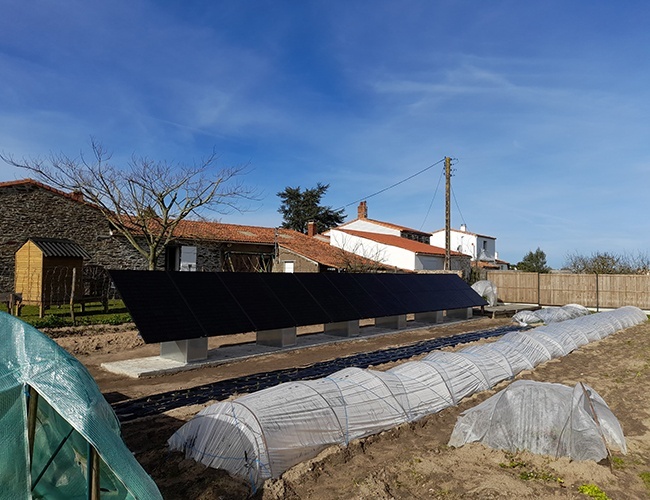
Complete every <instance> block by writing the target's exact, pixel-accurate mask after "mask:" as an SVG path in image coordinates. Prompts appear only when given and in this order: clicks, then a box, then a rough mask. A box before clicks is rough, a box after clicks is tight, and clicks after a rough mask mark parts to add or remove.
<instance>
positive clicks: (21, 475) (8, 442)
mask: <svg viewBox="0 0 650 500" xmlns="http://www.w3.org/2000/svg"><path fill="white" fill-rule="evenodd" d="M30 387H31V388H32V389H33V390H35V391H36V393H37V401H38V407H37V419H36V432H35V437H34V452H33V461H32V464H31V466H30V460H29V443H28V437H27V435H28V431H27V428H28V416H27V406H28V403H29V398H30V396H29V394H30V393H29V388H30ZM0 428H1V429H2V432H0V484H1V485H2V488H1V489H0V498H12V499H21V498H61V499H76V498H80V499H81V498H88V479H87V477H88V476H87V467H86V465H87V462H88V456H89V453H90V449H91V448H90V447H91V446H92V447H93V448H94V449H95V450H97V453H98V455H99V457H100V495H101V497H102V498H104V497H106V498H120V499H121V498H124V499H147V500H149V499H157V498H162V496H161V495H160V492H159V491H158V488H157V487H156V485H155V483H154V482H153V480H152V479H151V478H150V477H149V475H148V474H147V473H146V472H145V471H144V470H143V469H142V467H141V466H140V464H139V463H138V462H137V460H136V459H135V458H134V457H133V455H132V453H131V452H130V451H129V449H128V448H127V447H126V445H125V444H124V442H123V441H122V438H121V437H120V426H119V422H118V420H117V417H116V416H115V413H114V412H113V409H112V408H111V407H110V405H109V404H108V403H107V402H106V400H105V399H104V397H103V396H102V394H101V392H100V391H99V388H98V387H97V384H96V383H95V381H94V379H93V378H92V376H91V375H90V374H89V373H88V371H87V370H86V368H85V367H84V366H83V365H82V364H81V363H80V362H79V361H78V360H77V359H76V358H74V357H73V356H71V355H70V354H68V353H67V352H66V351H65V350H63V349H62V348H60V347H59V346H58V345H57V344H56V343H55V342H54V341H52V340H51V339H49V338H48V337H47V336H45V335H43V334H42V333H41V332H39V331H38V330H37V329H35V328H33V327H32V326H30V325H28V324H26V323H24V322H22V321H20V320H19V319H17V318H14V317H13V316H10V315H8V314H6V313H2V312H0Z"/></svg>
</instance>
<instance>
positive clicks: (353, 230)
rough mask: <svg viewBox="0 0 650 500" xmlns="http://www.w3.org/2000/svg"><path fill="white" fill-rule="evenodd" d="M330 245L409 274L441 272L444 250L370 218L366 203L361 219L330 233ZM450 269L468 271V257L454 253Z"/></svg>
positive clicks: (362, 205)
mask: <svg viewBox="0 0 650 500" xmlns="http://www.w3.org/2000/svg"><path fill="white" fill-rule="evenodd" d="M327 235H328V236H329V239H330V245H332V246H335V247H337V248H341V249H343V250H346V251H348V252H352V253H355V254H357V255H360V256H362V257H365V258H367V259H371V260H374V261H376V262H380V263H381V264H383V265H384V266H389V267H395V268H398V269H406V270H410V271H441V270H443V269H444V262H445V249H444V248H441V247H438V246H432V245H431V244H430V238H431V234H430V233H424V232H422V231H418V230H416V229H411V228H408V227H404V226H399V225H397V224H392V223H389V222H383V221H378V220H373V219H368V209H367V205H366V202H365V201H362V202H361V203H360V204H359V208H358V218H357V219H355V220H353V221H350V222H347V223H345V224H342V225H340V226H338V227H337V228H333V229H330V230H329V231H327ZM450 264H451V269H452V270H464V269H467V268H469V258H468V257H467V256H465V255H463V254H462V253H460V252H456V251H452V252H451V262H450Z"/></svg>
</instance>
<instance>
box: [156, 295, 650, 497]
mask: <svg viewBox="0 0 650 500" xmlns="http://www.w3.org/2000/svg"><path fill="white" fill-rule="evenodd" d="M646 320H647V318H646V316H645V314H644V313H643V312H642V311H641V310H640V309H638V308H636V307H622V308H620V309H617V310H614V311H609V312H602V313H597V314H593V315H590V316H582V317H579V318H576V319H572V320H567V321H564V322H562V323H556V324H553V325H549V326H544V327H540V328H537V329H534V330H528V331H526V332H513V333H509V334H508V335H505V336H504V337H503V338H501V339H499V340H497V341H495V342H491V343H485V344H480V345H477V346H472V347H468V348H465V349H461V350H459V351H456V352H447V351H434V352H432V353H430V354H428V355H427V356H425V357H424V358H422V359H421V360H419V361H409V362H406V363H403V364H401V365H398V366H395V367H393V368H391V369H389V370H387V371H385V372H381V371H376V370H369V369H367V370H363V369H359V368H346V369H344V370H341V371H338V372H335V373H333V374H332V375H330V376H328V377H325V378H321V379H318V380H308V381H301V382H290V383H284V384H280V385H278V386H275V387H271V388H268V389H264V390H262V391H259V392H255V393H252V394H248V395H245V396H242V397H240V398H237V399H235V400H233V401H228V402H221V403H217V404H215V405H212V406H210V407H208V408H205V409H204V410H202V411H201V412H199V413H198V414H197V415H196V416H195V417H194V418H193V419H192V420H190V421H189V422H187V423H186V424H185V425H183V426H182V427H181V428H180V429H178V431H176V433H174V434H173V435H172V436H171V437H170V439H169V441H168V444H169V446H170V448H171V449H174V450H182V451H184V452H185V453H186V456H187V457H189V458H192V459H194V460H197V461H199V462H201V463H203V464H205V465H207V466H210V467H214V468H219V469H226V470H228V471H230V472H231V473H233V474H235V475H239V476H242V477H245V478H248V480H249V482H250V484H251V486H252V487H253V489H255V488H256V487H258V486H259V485H260V484H261V483H262V482H263V481H264V480H265V479H268V478H271V477H279V476H280V475H281V474H282V473H283V472H284V471H285V470H287V469H288V468H289V467H291V466H293V465H295V464H297V463H298V462H301V461H304V460H307V459H309V458H312V457H314V456H316V455H317V454H318V453H319V452H320V451H321V450H323V449H324V448H326V447H328V446H331V445H347V444H348V443H349V442H350V441H352V440H353V439H358V438H361V437H364V436H368V435H370V434H374V433H377V432H380V431H382V430H385V429H389V428H391V427H394V426H397V425H400V424H402V423H405V422H410V421H414V420H417V419H420V418H422V417H424V416H425V415H427V414H431V413H435V412H438V411H440V410H442V409H444V408H447V407H449V406H453V405H455V404H457V403H458V402H459V401H460V400H461V399H462V398H464V397H466V396H469V395H471V394H473V393H475V392H477V391H483V390H486V389H489V388H491V387H493V386H494V385H495V384H497V383H498V382H500V381H502V380H507V379H510V378H512V377H513V376H514V375H516V374H517V373H519V372H520V371H521V370H524V369H532V368H534V367H535V366H537V365H538V364H540V363H542V362H544V361H548V360H549V359H552V358H556V357H560V356H564V355H565V354H567V353H569V352H571V350H573V349H576V347H578V346H579V345H582V344H583V343H585V342H587V341H589V340H597V339H600V338H603V337H606V336H607V335H610V334H611V333H613V332H614V331H617V330H620V329H622V328H627V327H630V326H634V325H636V324H639V323H642V322H643V321H646Z"/></svg>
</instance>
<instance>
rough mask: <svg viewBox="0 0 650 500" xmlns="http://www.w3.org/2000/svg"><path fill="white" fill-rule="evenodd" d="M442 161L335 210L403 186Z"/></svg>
mask: <svg viewBox="0 0 650 500" xmlns="http://www.w3.org/2000/svg"><path fill="white" fill-rule="evenodd" d="M443 161H445V159H444V158H442V159H441V160H439V161H437V162H435V163H434V164H433V165H429V166H428V167H426V168H423V169H422V170H420V171H419V172H416V173H414V174H413V175H409V176H408V177H407V178H406V179H402V180H401V181H399V182H396V183H395V184H392V185H390V186H388V187H387V188H384V189H382V190H380V191H377V192H376V193H373V194H371V195H370V196H364V197H363V198H359V199H358V200H356V201H353V202H351V203H348V204H347V205H343V206H342V207H339V208H337V209H336V210H341V209H343V208H347V207H349V206H350V205H356V204H357V203H359V202H360V201H363V200H367V199H368V198H372V197H373V196H377V195H378V194H381V193H383V192H384V191H388V190H389V189H392V188H394V187H395V186H399V185H400V184H403V183H405V182H406V181H408V180H411V179H413V177H416V176H418V175H420V174H423V173H424V172H426V171H427V170H430V169H432V168H433V167H435V166H436V165H439V164H440V163H442V162H443Z"/></svg>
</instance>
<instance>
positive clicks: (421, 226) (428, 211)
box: [420, 158, 445, 231]
mask: <svg viewBox="0 0 650 500" xmlns="http://www.w3.org/2000/svg"><path fill="white" fill-rule="evenodd" d="M443 159H444V158H443ZM444 172H445V170H444V169H442V170H441V171H440V177H438V185H437V186H436V190H435V191H434V192H433V198H431V203H429V208H428V209H427V214H426V215H425V216H424V220H423V221H422V224H421V225H420V231H422V228H423V227H424V224H425V223H426V222H427V219H428V218H429V213H431V207H432V206H433V202H434V200H435V199H436V195H437V194H438V188H439V187H440V182H441V181H442V175H443V174H444Z"/></svg>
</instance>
